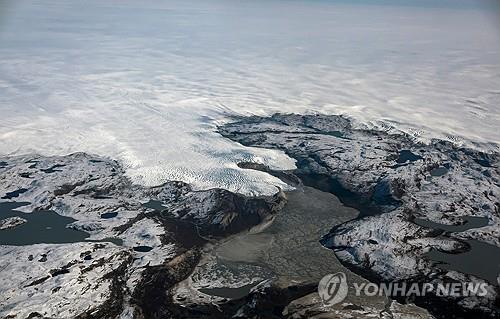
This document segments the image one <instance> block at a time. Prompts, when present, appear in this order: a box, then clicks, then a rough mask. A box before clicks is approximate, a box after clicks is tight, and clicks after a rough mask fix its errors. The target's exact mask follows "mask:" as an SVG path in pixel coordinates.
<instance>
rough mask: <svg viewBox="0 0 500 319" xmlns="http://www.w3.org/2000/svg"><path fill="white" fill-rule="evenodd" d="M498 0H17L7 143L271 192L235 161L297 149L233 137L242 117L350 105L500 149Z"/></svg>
mask: <svg viewBox="0 0 500 319" xmlns="http://www.w3.org/2000/svg"><path fill="white" fill-rule="evenodd" d="M353 3H354V4H353ZM398 3H399V4H398ZM401 3H404V5H401ZM415 3H419V5H415ZM492 3H494V1H487V0H485V1H481V0H477V1H472V0H470V1H468V0H456V1H449V0H441V1H438V0H436V1H426V0H425V1H417V0H410V1H391V0H385V1H370V0H363V1H334V0H331V1H327V0H307V1H306V0H266V1H264V0H255V1H241V0H172V1H97V0H92V1H84V2H80V1H2V2H0V154H4V155H5V154H23V153H29V152H37V153H41V154H44V155H51V154H60V155H63V154H68V153H71V152H76V151H85V152H90V153H96V154H99V155H105V156H109V157H112V158H116V159H119V160H121V161H122V162H123V163H124V164H125V165H126V166H127V167H128V174H129V175H130V176H131V177H132V178H134V180H135V181H137V182H139V183H142V184H146V185H157V184H160V183H162V182H165V181H166V180H183V181H186V182H189V183H192V184H193V185H194V186H195V187H197V188H209V187H223V188H226V189H229V190H232V191H239V192H242V193H271V192H275V190H276V188H275V185H280V182H279V181H278V180H277V179H276V178H274V177H272V176H269V175H267V174H265V173H261V172H255V171H249V170H241V169H239V168H238V167H237V166H236V163H237V162H238V161H242V160H247V161H248V160H253V161H260V162H263V163H266V164H268V165H270V166H272V167H273V168H283V169H286V168H292V167H293V166H294V162H293V161H292V160H291V159H289V158H288V157H287V156H286V155H284V154H283V153H281V152H277V151H270V150H264V149H251V148H246V147H242V146H240V145H238V144H236V143H234V142H231V141H228V140H226V139H224V138H222V137H220V136H219V135H218V134H217V133H216V126H217V125H218V124H221V123H224V122H225V121H228V120H229V117H230V116H231V115H250V114H257V115H267V114H269V115H270V114H273V113H275V112H297V113H311V112H321V113H332V114H347V115H350V116H352V117H353V118H355V119H356V120H358V122H359V123H362V124H364V125H368V126H377V127H382V128H389V127H395V128H397V129H400V130H403V131H406V132H409V133H411V134H413V135H415V136H416V137H418V138H421V139H424V140H427V139H429V138H434V137H436V138H443V139H449V140H453V141H455V142H457V143H462V144H465V145H468V146H473V147H476V148H484V149H496V150H498V145H499V144H500V130H498V127H500V11H499V10H498V8H494V7H493V6H490V5H488V4H492Z"/></svg>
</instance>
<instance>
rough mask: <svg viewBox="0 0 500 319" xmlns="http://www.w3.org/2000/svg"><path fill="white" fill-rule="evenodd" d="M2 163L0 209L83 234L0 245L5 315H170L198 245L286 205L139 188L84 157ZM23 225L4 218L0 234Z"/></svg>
mask: <svg viewBox="0 0 500 319" xmlns="http://www.w3.org/2000/svg"><path fill="white" fill-rule="evenodd" d="M0 160H1V162H2V163H3V164H2V167H1V168H0V195H1V196H2V199H1V200H0V209H2V210H3V209H7V208H5V206H1V205H10V206H9V207H10V209H12V208H13V209H14V212H17V213H18V214H19V215H23V214H25V215H29V214H39V213H40V212H41V211H42V210H51V211H53V212H56V213H57V214H59V215H62V216H65V217H71V218H72V219H73V220H74V222H72V223H71V224H70V225H68V227H69V228H70V229H72V230H74V231H75V232H82V231H84V232H86V233H88V234H89V235H88V238H86V239H85V240H80V241H79V242H73V241H71V240H69V238H62V240H63V241H64V240H65V239H68V241H67V243H63V244H60V243H59V244H52V243H50V242H46V241H44V239H42V241H41V242H40V243H37V244H34V245H24V246H13V245H0V317H2V318H28V317H29V318H118V317H120V316H123V318H168V317H172V316H174V315H173V311H174V309H173V307H172V306H171V305H170V301H169V300H170V299H169V298H170V295H169V289H170V288H171V287H172V286H174V285H175V284H176V283H177V282H179V281H181V280H183V279H184V278H185V277H186V276H187V275H189V274H190V272H191V271H192V269H193V268H194V266H195V265H196V264H197V262H198V260H199V258H200V255H201V249H202V247H203V246H204V245H205V244H206V243H207V242H210V241H212V240H217V238H221V237H225V236H228V235H230V234H233V233H236V232H239V231H242V230H245V229H248V228H250V227H252V226H254V225H257V224H259V223H261V222H263V221H265V220H266V219H268V218H271V216H272V215H273V214H276V213H277V212H278V211H279V210H280V209H281V207H282V206H283V205H284V203H285V202H286V198H285V196H284V194H283V193H281V192H279V193H278V194H276V195H275V196H270V197H245V196H243V195H240V194H235V193H231V192H228V191H225V190H222V189H211V190H207V191H193V190H192V189H191V188H190V186H189V185H187V184H185V183H181V182H169V183H166V184H164V185H161V186H159V187H152V188H145V187H141V186H138V185H134V184H132V183H131V182H130V180H129V179H128V178H127V177H126V176H125V174H124V170H123V168H122V167H121V166H120V165H119V164H118V163H117V162H116V161H113V160H109V159H106V158H100V157H96V156H92V155H88V154H85V153H76V154H71V155H68V156H54V157H43V156H35V155H34V156H19V157H6V158H1V159H0ZM13 204H15V205H14V206H13ZM10 212H11V213H12V211H10ZM2 213H3V212H2ZM0 216H1V215H0ZM26 224H29V222H28V223H25V220H23V219H22V218H21V217H17V218H14V217H13V218H10V219H6V220H2V222H1V225H2V229H1V230H0V232H3V234H12V236H20V235H21V234H23V233H22V230H23V227H24V225H26ZM16 231H19V233H16ZM50 231H51V229H50V227H49V228H48V229H44V230H41V232H42V234H41V235H40V237H41V238H44V237H43V232H50ZM6 232H7V233H6ZM9 232H11V233H9ZM35 235H37V234H29V236H35ZM5 236H8V235H5ZM60 239H61V238H60ZM0 244H1V243H0ZM186 317H190V314H187V315H186Z"/></svg>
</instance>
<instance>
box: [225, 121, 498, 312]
mask: <svg viewBox="0 0 500 319" xmlns="http://www.w3.org/2000/svg"><path fill="white" fill-rule="evenodd" d="M220 133H221V134H222V135H223V136H226V137H228V138H231V139H233V140H235V141H237V142H239V143H241V144H243V145H246V146H257V147H266V148H274V149H280V150H283V151H284V152H286V153H287V154H288V155H289V156H291V157H293V158H295V159H296V160H297V167H298V168H297V170H296V171H295V174H296V175H298V176H300V177H301V179H302V181H303V182H304V183H305V184H306V185H308V186H313V187H316V188H318V189H321V190H324V191H328V192H332V193H334V194H335V195H337V196H338V197H339V198H340V199H341V200H342V201H343V202H344V204H346V205H349V206H352V207H355V208H357V209H358V210H359V211H360V216H359V217H358V218H357V219H355V220H352V221H349V222H346V223H344V224H342V225H339V226H336V227H334V228H333V229H332V230H331V231H330V232H329V233H328V234H325V236H324V238H323V240H322V243H323V244H324V245H325V246H327V247H329V248H331V249H333V250H334V252H335V254H336V256H337V257H338V258H339V259H340V260H341V261H342V262H343V263H344V264H345V265H346V266H348V267H349V268H350V269H352V270H353V271H355V272H357V273H359V274H362V275H363V276H365V277H366V278H369V279H371V280H373V281H386V282H390V281H401V280H407V281H410V280H413V281H418V282H433V281H440V280H441V281H447V280H448V281H449V280H452V281H453V280H455V281H462V282H463V281H468V282H479V283H487V284H488V287H489V288H488V289H489V293H488V295H487V298H475V297H470V298H467V297H464V298H462V297H460V298H440V297H438V298H434V299H433V298H431V297H428V298H426V299H425V300H417V301H416V302H418V303H420V304H422V305H425V306H426V307H428V308H429V309H431V310H432V311H433V312H434V313H435V314H436V315H437V316H447V315H448V313H447V312H448V311H451V312H453V313H457V314H468V313H474V314H476V315H478V314H479V315H481V316H486V317H490V316H492V317H494V316H496V315H498V313H499V310H498V305H499V303H498V293H499V288H498V284H497V283H496V282H495V280H491V278H485V277H481V276H479V275H477V274H473V273H462V272H460V271H455V270H453V269H450V267H440V266H439V265H438V264H436V263H434V262H433V261H432V260H431V259H430V258H428V257H427V256H428V253H429V252H432V251H442V252H448V253H450V254H460V253H462V252H465V251H467V250H468V249H470V246H469V245H468V244H467V241H468V240H479V241H481V242H484V243H487V244H489V245H491V247H497V248H498V247H500V203H499V198H500V172H499V165H500V163H499V162H500V156H499V154H486V153H482V152H480V151H476V150H472V149H465V148H460V147H459V146H456V145H453V144H451V143H448V142H444V141H438V140H436V141H433V142H432V143H431V144H423V143H419V142H418V141H416V140H413V139H412V138H410V137H409V136H407V135H404V134H388V133H386V132H381V131H373V130H368V129H354V128H353V125H352V124H351V122H350V120H349V119H347V118H344V117H342V116H324V115H305V116H303V115H283V114H276V115H274V116H272V117H268V118H262V117H250V118H239V119H236V121H235V122H233V123H231V124H228V125H225V126H223V127H221V128H220ZM470 216H475V217H480V218H483V219H485V220H487V223H486V224H487V226H484V227H480V228H472V227H471V228H470V229H467V230H465V231H461V232H445V231H443V230H440V229H436V228H428V227H424V226H420V225H418V223H416V222H415V220H417V219H423V220H426V221H429V222H434V223H436V224H445V225H457V224H463V223H464V220H465V219H466V218H467V217H470ZM477 263H479V266H480V265H481V263H483V261H481V260H478V261H477ZM431 299H433V300H432V301H431V302H428V303H427V301H429V300H431ZM433 305H434V306H433Z"/></svg>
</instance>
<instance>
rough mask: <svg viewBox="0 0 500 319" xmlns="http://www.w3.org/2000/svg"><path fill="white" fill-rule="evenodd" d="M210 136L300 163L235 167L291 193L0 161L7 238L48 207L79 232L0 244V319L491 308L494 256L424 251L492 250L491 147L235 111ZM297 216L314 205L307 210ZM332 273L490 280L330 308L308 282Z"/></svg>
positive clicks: (439, 312) (90, 164)
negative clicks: (7, 207) (484, 287)
mask: <svg viewBox="0 0 500 319" xmlns="http://www.w3.org/2000/svg"><path fill="white" fill-rule="evenodd" d="M220 133H221V134H222V135H224V136H226V137H228V138H230V139H232V140H235V141H237V142H240V143H242V144H244V145H248V146H257V147H265V148H275V149H280V150H283V151H285V152H286V153H287V154H288V155H289V156H291V157H293V158H295V159H296V160H297V170H295V171H290V172H277V171H273V170H271V169H269V168H267V167H265V166H263V165H260V164H258V163H240V164H239V166H240V168H244V169H257V170H261V171H266V172H268V173H270V174H272V175H274V176H276V177H278V178H280V179H281V180H282V181H284V182H286V183H288V184H289V185H292V186H294V187H296V188H297V189H296V190H295V191H292V192H288V193H287V194H285V193H284V192H281V191H280V192H278V193H277V194H276V195H274V196H262V197H246V196H243V195H240V194H235V193H232V192H229V191H225V190H222V189H211V190H207V191H194V190H193V189H192V188H191V187H190V186H189V185H187V184H185V183H182V182H169V183H166V184H164V185H161V186H158V187H150V188H149V187H143V186H139V185H135V184H133V183H131V181H130V180H129V178H127V176H126V174H125V170H124V169H123V167H122V166H120V165H119V164H118V163H117V162H116V161H113V160H110V159H106V158H100V157H97V156H92V155H89V154H84V153H76V154H71V155H68V156H54V157H44V156H36V155H33V156H19V157H4V158H0V162H1V163H2V165H1V166H0V197H2V199H1V200H0V202H1V203H9V202H16V203H18V204H19V205H17V204H16V205H17V206H15V207H16V208H15V210H17V211H19V216H13V217H9V218H6V219H3V218H0V220H1V222H0V223H1V224H2V225H3V226H2V229H1V230H0V231H3V232H13V234H16V233H15V231H16V230H21V229H22V227H25V225H27V224H29V218H26V219H23V218H22V216H23V215H22V214H25V213H26V214H37V213H41V212H42V211H51V212H55V213H57V214H59V215H61V216H64V217H65V218H71V219H72V222H71V223H70V224H69V225H68V228H69V229H71V230H74V231H75V232H84V233H85V234H87V236H86V237H85V238H84V239H83V240H81V241H77V242H74V241H70V240H69V239H68V241H67V242H63V243H58V244H54V243H48V242H44V243H37V244H34V245H25V246H7V245H1V243H0V317H5V318H28V317H29V318H374V317H378V318H393V319H394V318H405V319H407V318H422V319H423V318H431V317H432V316H431V315H429V313H427V312H426V311H425V310H424V309H423V308H421V307H424V308H426V309H428V310H429V311H430V312H431V313H432V314H433V315H434V316H437V317H442V318H447V316H448V317H449V316H450V315H454V316H455V317H457V318H460V317H463V318H467V317H470V316H472V315H474V316H475V317H474V318H480V317H484V318H495V316H498V294H499V288H498V283H496V282H494V281H495V279H497V277H496V276H492V275H491V274H492V273H493V274H496V275H498V272H496V273H495V272H494V271H495V268H494V267H496V266H498V265H495V263H496V261H495V259H494V258H488V261H489V262H490V263H492V264H493V271H491V272H485V273H481V272H479V271H477V270H478V269H480V268H485V267H481V265H484V264H485V263H487V262H488V261H486V260H475V259H474V260H473V261H475V262H476V263H475V264H474V262H473V263H472V265H470V266H471V267H470V268H467V269H465V270H463V269H458V268H456V265H455V264H448V265H446V264H438V263H436V261H433V259H432V258H438V257H440V258H441V257H443V256H441V255H439V254H440V253H441V254H444V255H445V256H447V255H446V254H448V255H450V256H461V255H462V254H467V253H471V252H472V251H473V249H472V247H476V246H475V245H476V244H475V242H471V241H478V242H479V243H481V245H483V246H481V247H483V248H481V249H483V250H484V249H486V253H490V257H491V254H493V255H494V254H495V253H497V252H498V250H495V249H498V246H499V245H500V243H499V238H500V229H499V228H500V227H499V218H500V213H499V203H498V198H499V172H498V161H499V157H498V154H485V153H481V152H478V151H474V150H470V149H462V148H459V147H457V146H454V145H452V144H450V143H446V142H442V141H434V142H433V143H432V144H430V145H425V144H421V143H418V142H416V141H413V140H411V139H410V138H408V137H407V136H405V135H389V134H387V133H384V132H377V131H371V130H363V129H355V128H353V127H352V124H351V122H350V121H349V120H348V119H346V118H343V117H339V116H299V115H275V116H273V117H270V118H260V117H250V118H241V119H239V120H238V121H236V122H234V123H231V124H228V125H225V126H223V127H221V128H220ZM332 194H333V195H332ZM334 195H335V196H336V197H335V196H334ZM287 197H290V200H289V201H288V200H287ZM337 197H338V198H339V199H340V201H341V202H339V201H338V199H337ZM308 200H311V201H314V203H311V204H309V203H307V201H308ZM287 201H288V203H287ZM1 203H0V204H1ZM328 205H331V207H332V209H331V210H332V214H331V216H329V209H328V207H329V206H328ZM352 208H354V209H352ZM308 210H313V211H314V213H315V214H310V215H308V216H304V215H303V213H307V214H309V213H310V212H308ZM358 211H359V214H357V212H358ZM280 214H285V215H280ZM472 217H475V218H476V219H474V218H472ZM322 218H324V221H322ZM23 220H24V221H23ZM25 221H26V222H25ZM466 221H469V223H470V224H469V223H466ZM471 221H476V222H471ZM304 223H308V224H307V225H305V227H301V225H302V224H304ZM332 227H333V228H332ZM439 227H441V229H440V228H439ZM329 229H330V230H329ZM45 231H51V229H50V227H49V228H48V229H46V230H45ZM322 232H324V233H322ZM288 234H291V235H290V236H289V235H288ZM321 237H322V238H321ZM64 239H65V238H64V237H63V238H58V240H63V241H64ZM320 239H321V244H323V245H324V246H326V247H328V248H330V249H332V250H333V253H332V254H331V255H328V256H327V255H325V254H326V253H329V252H330V250H326V249H323V248H322V247H320V243H319V240H320ZM484 247H486V248H484ZM483 250H481V251H480V255H481V253H482V254H485V252H484V251H483ZM267 253H268V254H267ZM308 253H310V254H312V255H314V258H313V259H311V260H307V259H306V258H307V256H306V255H307V254H308ZM302 254H304V257H302ZM330 256H331V257H330ZM333 256H336V258H338V260H340V262H341V263H342V264H340V263H338V261H337V259H336V258H334V257H333ZM316 259H321V260H318V261H317V262H316V261H315V260H316ZM342 265H344V266H345V267H347V268H348V269H350V270H351V271H352V272H350V271H349V270H348V269H345V268H344V267H343V266H342ZM305 268H307V269H305ZM328 271H332V272H333V271H343V272H346V273H348V277H349V280H350V281H354V282H367V279H368V280H370V281H374V282H379V281H383V282H391V281H402V280H405V281H417V282H427V281H431V282H432V281H459V282H460V281H471V282H479V283H487V284H488V289H489V293H488V295H487V297H485V298H477V297H468V298H445V297H439V296H428V297H427V298H420V299H418V298H417V299H415V300H399V299H398V300H391V299H389V298H385V297H374V298H359V297H358V298H356V297H355V296H349V297H348V298H347V299H346V300H345V302H343V303H342V304H339V305H336V306H335V307H325V306H323V304H322V302H321V299H320V298H319V296H318V294H317V283H318V280H319V278H320V277H321V276H322V275H324V274H323V272H328ZM13 274H15V275H13ZM325 274H326V273H325ZM301 278H302V279H303V280H301ZM212 292H214V294H212ZM217 294H221V295H220V296H217ZM222 295H227V296H226V297H223V296H222ZM415 304H416V305H417V306H415ZM418 306H419V307H418Z"/></svg>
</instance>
